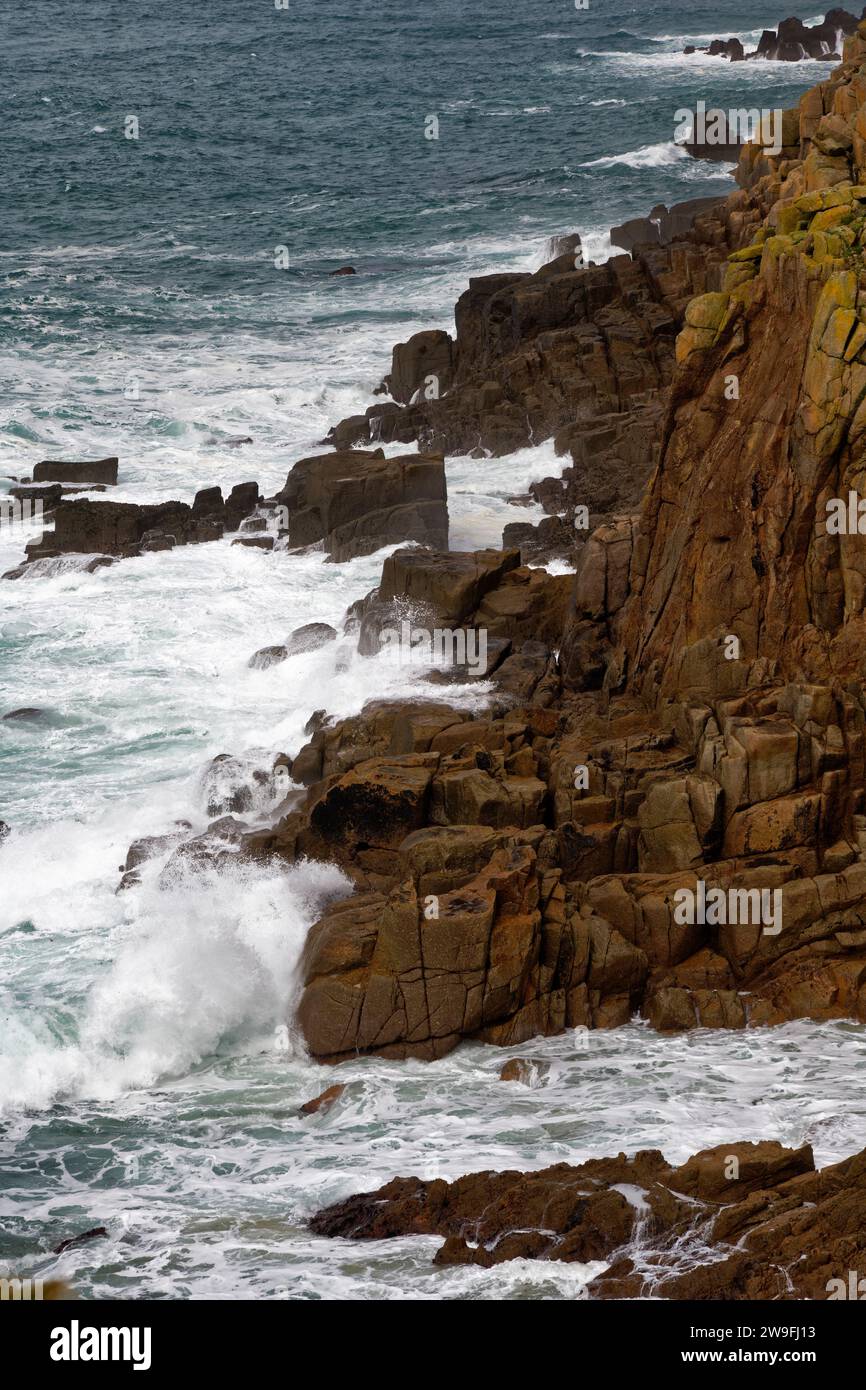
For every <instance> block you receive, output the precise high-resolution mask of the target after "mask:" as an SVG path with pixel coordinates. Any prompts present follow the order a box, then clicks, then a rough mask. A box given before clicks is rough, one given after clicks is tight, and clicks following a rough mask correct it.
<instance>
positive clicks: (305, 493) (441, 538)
mask: <svg viewBox="0 0 866 1390" xmlns="http://www.w3.org/2000/svg"><path fill="white" fill-rule="evenodd" d="M445 498H446V491H445V467H444V463H443V460H442V457H441V455H436V454H410V455H406V456H403V457H398V458H387V459H386V458H385V456H384V453H383V451H382V450H381V449H378V450H375V451H362V450H343V451H341V452H339V453H336V454H323V455H316V456H314V457H311V458H305V459H300V460H299V461H298V462H297V463H296V464H295V465H294V467H293V468H292V470H291V472H290V473H289V476H288V478H287V479H286V485H285V487H284V488H283V489H282V491H281V492H280V493H278V494H277V497H276V499H275V500H276V501H277V502H278V503H280V504H282V505H283V506H286V507H287V508H288V511H289V545H290V546H291V547H292V548H295V547H299V546H308V545H314V544H317V543H319V542H321V543H322V544H323V545H324V548H325V550H326V551H327V552H328V554H329V555H330V557H331V559H332V560H349V559H352V558H353V557H354V556H357V555H369V554H371V553H372V552H373V551H374V550H378V549H380V548H381V547H382V546H384V545H391V544H393V543H394V542H395V541H417V542H419V543H421V544H423V545H431V546H433V547H434V548H442V547H444V546H446V545H447V543H448V509H447V506H446V500H445Z"/></svg>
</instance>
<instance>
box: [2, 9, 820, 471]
mask: <svg viewBox="0 0 866 1390" xmlns="http://www.w3.org/2000/svg"><path fill="white" fill-rule="evenodd" d="M777 10H778V5H776V4H773V3H764V0H756V3H754V4H751V5H748V4H744V3H741V0H727V2H725V0H723V3H715V0H713V3H710V0H696V3H694V4H691V5H689V6H688V7H687V9H685V8H684V7H683V6H682V5H672V4H660V5H655V4H638V5H634V4H631V5H630V4H618V3H614V2H613V0H592V3H591V5H590V8H589V9H588V10H585V11H579V10H575V8H574V6H573V4H571V3H570V0H520V3H514V2H512V0H478V3H472V4H468V3H466V2H465V0H440V3H437V4H436V5H435V6H423V5H416V4H412V3H408V0H382V3H378V0H377V3H373V0H359V3H355V4H351V5H350V4H346V3H344V0H341V2H340V3H336V4H335V3H325V4H323V3H320V0H316V2H315V3H314V0H290V8H289V9H287V10H281V9H277V8H276V7H275V6H274V5H273V4H270V3H268V0H255V3H245V4H243V5H238V4H237V3H233V0H210V2H209V3H208V4H203V5H184V6H177V5H175V4H171V3H160V4H155V3H141V4H136V5H134V6H131V5H129V4H127V3H126V0H70V3H64V4H63V5H58V4H55V3H51V2H50V0H35V3H31V4H28V5H27V6H19V5H17V4H13V3H10V0H3V3H2V5H0V15H2V20H3V31H4V35H5V39H4V46H3V47H4V51H3V55H2V68H3V72H2V82H0V120H2V129H3V132H4V171H3V195H4V203H5V209H6V210H5V212H4V216H3V218H2V221H0V252H2V260H0V272H3V273H2V275H0V287H2V299H0V355H2V363H0V443H2V445H3V446H5V447H4V455H3V456H0V457H2V458H5V459H7V460H8V463H9V466H10V467H11V466H12V465H13V464H18V465H20V463H21V460H22V449H23V457H24V459H25V461H29V460H30V459H31V458H35V457H39V455H40V453H41V452H42V451H44V449H45V448H46V447H48V446H51V447H53V448H62V447H69V448H76V447H77V448H89V447H94V448H96V447H100V448H102V452H109V451H110V450H115V449H116V451H117V452H119V453H121V454H129V453H130V452H131V451H134V450H135V449H136V448H137V447H138V446H142V447H144V448H146V449H148V450H152V449H154V448H155V447H156V445H157V444H158V443H159V441H160V439H161V438H162V437H163V436H165V435H166V433H167V434H168V437H169V439H170V440H171V441H175V440H176V437H177V436H178V435H180V436H186V435H187V434H188V432H189V431H190V430H191V433H190V434H189V437H188V438H186V439H185V443H186V444H187V445H197V444H198V443H199V442H200V440H199V438H198V436H197V434H196V431H195V428H194V426H195V425H196V424H200V425H201V428H202V430H210V429H212V428H213V426H214V423H215V422H216V423H220V422H222V423H224V424H225V425H226V428H227V429H229V430H230V429H231V427H233V426H236V425H238V424H240V425H241V426H242V427H244V428H248V427H249V426H250V424H251V423H255V415H256V408H255V405H254V404H253V405H252V406H251V403H250V402H249V401H248V400H246V399H244V397H243V394H242V393H243V392H244V391H248V390H250V389H252V390H255V388H256V387H257V386H259V385H262V384H265V385H267V386H269V387H272V388H273V389H278V388H279V386H281V385H282V386H285V387H286V388H288V389H289V390H290V392H291V389H292V388H293V387H294V386H297V385H298V384H299V380H300V376H301V375H303V376H304V380H303V391H302V397H303V399H294V398H289V399H287V400H286V401H284V402H283V404H284V406H285V409H284V411H283V412H282V417H281V418H275V419H270V418H269V419H267V420H264V421H261V422H260V423H259V433H260V434H261V431H262V430H265V431H266V432H267V437H268V439H269V441H270V442H271V443H273V442H277V441H279V442H280V443H285V444H286V445H288V446H290V447H291V446H293V445H294V444H296V443H297V444H301V443H306V442H307V440H308V439H314V438H316V437H317V436H318V431H319V430H320V427H321V426H324V425H327V424H329V423H332V422H333V420H332V417H334V416H335V415H339V414H340V413H341V411H342V408H343V407H344V406H347V405H348V404H351V403H355V404H357V403H359V400H360V399H361V398H363V397H364V395H365V393H366V392H368V391H369V389H370V387H371V386H372V385H374V384H375V378H376V377H377V375H378V374H379V373H380V371H383V370H384V369H385V368H386V367H387V357H388V350H389V347H390V344H391V342H392V341H393V339H394V337H395V336H400V334H401V325H402V326H403V328H404V329H405V328H406V326H407V325H408V326H409V328H408V329H407V330H406V331H411V328H414V327H419V326H421V324H422V323H428V322H430V321H431V320H435V321H436V322H443V323H445V324H446V325H447V323H448V321H449V316H450V305H451V302H452V300H453V298H454V297H455V295H456V293H458V292H459V290H460V288H461V287H462V286H463V284H464V283H465V278H466V275H467V274H468V273H469V271H470V270H472V271H478V270H480V269H495V268H498V267H500V266H502V265H506V264H515V263H519V264H521V265H522V264H524V263H530V262H531V261H532V258H533V257H535V259H536V261H537V259H538V258H539V257H540V255H541V253H542V251H543V247H544V243H545V240H546V238H547V237H549V236H550V235H552V234H555V233H558V232H562V231H570V230H573V229H575V228H576V229H578V230H580V231H582V232H583V233H584V234H586V233H590V240H589V244H590V247H591V248H592V249H595V248H601V246H602V245H603V244H604V243H603V240H602V236H603V233H604V232H605V231H606V229H607V228H608V227H609V226H610V224H611V223H613V222H616V221H619V220H621V219H622V218H624V217H627V216H631V215H635V214H638V213H642V212H646V211H648V209H649V207H650V206H651V205H652V204H653V203H655V202H657V201H660V200H661V201H667V202H671V201H676V200H678V199H682V198H687V197H693V196H700V195H703V194H706V193H709V192H715V191H718V190H719V189H720V188H721V187H722V186H723V184H722V183H721V182H720V180H721V179H723V178H724V174H723V172H722V171H720V170H718V169H713V168H712V167H710V166H707V165H704V164H696V163H694V162H692V161H690V160H687V159H686V160H684V159H682V158H677V156H676V152H675V151H673V150H672V149H671V147H670V141H671V140H672V136H673V131H674V126H675V121H674V113H675V111H676V110H677V108H678V107H682V106H687V105H689V104H690V103H693V102H694V101H696V100H697V99H699V98H703V99H704V100H706V101H707V102H708V103H709V104H718V105H724V106H728V105H730V104H734V105H741V104H743V103H744V102H748V103H749V104H751V103H752V102H755V103H757V104H760V105H764V106H776V105H789V104H791V103H792V102H793V101H795V100H796V97H797V96H798V94H799V92H800V91H801V90H803V89H804V88H805V87H806V86H807V85H810V84H811V83H812V82H814V81H815V80H817V78H818V77H819V76H820V74H821V72H822V71H824V70H825V67H824V65H820V64H815V63H808V64H799V65H794V64H746V65H743V64H739V65H735V66H731V65H730V64H728V63H727V62H725V61H724V60H721V59H716V60H706V59H700V58H698V59H695V58H685V57H683V56H682V54H681V49H682V48H683V46H684V44H685V42H686V41H687V40H693V41H694V40H697V41H701V40H702V39H703V40H704V41H706V40H708V39H709V38H710V37H712V36H715V35H717V34H720V33H721V34H729V33H740V34H743V35H744V36H745V35H747V34H751V36H752V38H753V39H754V38H755V37H757V33H758V32H759V31H760V29H761V28H762V27H763V26H764V25H767V24H775V23H777V22H778V19H779V17H780V15H779V13H777ZM804 17H806V16H804ZM430 116H435V117H437V118H438V121H439V138H438V140H429V139H426V138H425V123H426V122H427V119H428V117H430ZM129 117H134V118H135V119H136V120H137V122H138V138H137V139H127V138H125V131H126V129H127V124H126V123H127V118H129ZM623 156H624V157H625V159H624V161H623V159H622V158H621V157H623ZM605 159H616V160H618V162H614V163H601V164H598V163H593V161H598V160H602V161H603V160H605ZM277 248H285V251H280V252H278V251H277ZM277 258H281V260H282V262H284V261H285V260H286V258H288V262H289V264H288V268H285V267H284V266H283V265H282V264H281V266H280V268H277V267H276V266H275V259H277ZM346 262H349V263H351V264H352V265H354V266H355V267H356V268H357V270H358V271H359V272H360V273H359V275H358V277H357V278H356V279H355V280H354V281H353V282H352V283H351V284H347V283H346V281H345V280H341V281H336V282H334V281H329V280H328V279H327V276H326V275H325V272H326V271H327V270H328V269H333V268H334V267H336V266H338V265H340V264H343V263H346ZM58 354H62V360H63V362H64V363H65V366H66V371H65V373H63V374H61V375H60V376H59V377H58V376H57V375H56V374H55V373H54V371H53V370H51V368H53V366H54V365H55V364H56V362H57V357H58ZM275 355H277V356H278V357H279V362H276V361H275V360H274V359H275ZM229 356H230V357H231V371H230V372H227V371H226V358H227V357H229ZM196 366H199V367H201V369H202V372H203V379H201V380H198V381H194V380H193V377H194V376H195V368H196ZM307 367H309V368H310V369H311V370H310V373H309V376H307V375H306V374H305V372H304V369H305V368H307ZM134 372H141V373H144V376H145V378H146V380H145V381H144V382H143V383H140V384H139V394H138V397H137V398H136V401H135V405H136V408H135V409H134V410H131V409H129V408H128V398H129V396H130V394H131V392H132V388H131V387H130V384H129V382H128V381H127V377H128V376H129V375H130V374H131V373H134ZM170 388H171V389H172V390H174V391H175V392H177V391H178V390H184V389H187V388H188V389H189V391H191V392H195V393H198V395H199V396H200V397H201V398H202V405H201V409H200V410H199V411H198V412H196V411H195V409H192V408H191V403H190V401H189V400H188V399H185V400H182V401H181V402H180V403H178V401H172V400H171V399H170V398H169V396H168V394H167V393H168V392H169V389H170ZM223 388H224V389H225V394H223ZM328 388H330V389H332V390H333V391H334V392H336V393H337V395H336V397H334V398H328V399H327V400H324V401H318V402H317V401H315V400H313V401H312V409H313V411H314V413H315V419H314V420H312V421H310V420H309V419H307V424H308V428H306V429H305V416H304V412H303V409H302V407H303V406H304V405H307V406H308V407H310V404H311V402H310V393H311V391H312V392H315V390H323V389H328ZM124 391H125V394H124ZM345 393H349V395H352V396H353V400H352V401H349V400H348V399H347V397H346V394H345ZM142 395H144V396H145V399H144V401H143V402H142ZM118 397H119V398H118ZM355 397H357V399H355ZM264 413H265V414H267V413H268V412H264ZM342 413H345V411H342ZM259 414H262V411H261V410H260V411H259ZM205 416H207V418H206V419H205V418H204V417H205ZM276 416H277V417H279V416H280V412H276ZM281 425H282V428H280V426H281ZM13 471H14V469H13Z"/></svg>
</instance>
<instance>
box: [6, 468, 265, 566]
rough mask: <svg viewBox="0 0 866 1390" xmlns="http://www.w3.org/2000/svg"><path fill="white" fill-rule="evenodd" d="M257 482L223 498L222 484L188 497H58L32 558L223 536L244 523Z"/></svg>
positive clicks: (130, 551) (141, 550)
mask: <svg viewBox="0 0 866 1390" xmlns="http://www.w3.org/2000/svg"><path fill="white" fill-rule="evenodd" d="M258 495H259V490H258V484H257V483H239V484H237V486H235V487H233V488H232V490H231V492H230V494H229V496H228V497H227V498H225V499H223V495H222V491H221V489H220V488H218V487H211V488H204V489H203V490H202V491H200V492H198V493H196V496H195V499H194V501H193V503H192V506H190V505H189V503H187V502H159V503H154V504H140V503H135V502H101V501H100V502H94V501H91V500H90V499H88V498H80V499H78V500H76V501H71V502H70V501H60V502H59V503H58V504H57V506H56V508H55V510H54V529H53V531H46V532H44V533H43V535H42V538H41V540H39V541H31V542H30V543H29V544H28V545H27V546H26V552H27V560H28V562H32V561H35V560H41V559H50V558H53V557H54V556H60V555H75V554H79V555H97V556H110V557H114V558H122V559H128V558H130V557H132V556H135V555H143V554H146V553H148V552H149V551H157V550H171V549H173V548H174V546H176V545H197V544H200V543H201V542H203V541H214V540H219V539H220V537H221V536H222V535H223V534H224V532H226V531H234V530H237V528H238V527H239V526H240V524H241V522H242V520H243V519H244V517H246V516H247V515H248V514H249V513H250V512H251V511H252V510H253V509H254V508H255V507H256V505H257V502H258Z"/></svg>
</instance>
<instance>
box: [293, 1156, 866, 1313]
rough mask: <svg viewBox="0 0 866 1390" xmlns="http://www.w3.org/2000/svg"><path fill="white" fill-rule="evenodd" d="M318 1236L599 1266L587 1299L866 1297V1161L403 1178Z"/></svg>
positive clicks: (322, 1219) (459, 1261) (693, 1163)
mask: <svg viewBox="0 0 866 1390" xmlns="http://www.w3.org/2000/svg"><path fill="white" fill-rule="evenodd" d="M310 1229H311V1230H312V1231H313V1233H314V1234H316V1235H320V1236H327V1237H335V1236H337V1237H341V1238H342V1239H354V1240H384V1239H393V1238H394V1237H397V1236H406V1235H426V1236H430V1235H436V1236H441V1237H443V1238H444V1239H443V1244H442V1245H441V1246H440V1247H439V1249H438V1251H437V1253H436V1255H435V1257H434V1261H433V1262H434V1264H437V1265H468V1264H473V1265H480V1266H482V1267H483V1268H490V1267H491V1266H492V1265H496V1264H501V1263H503V1262H505V1261H507V1260H514V1259H530V1260H555V1261H566V1262H569V1261H578V1262H580V1263H582V1264H586V1263H589V1262H590V1261H596V1260H597V1261H601V1262H604V1263H605V1264H606V1266H607V1268H606V1269H604V1271H603V1272H602V1273H601V1274H598V1275H596V1277H595V1278H594V1279H593V1280H592V1281H591V1282H590V1284H589V1287H588V1290H587V1293H588V1296H589V1297H590V1298H594V1299H609V1298H640V1297H654V1298H668V1299H680V1300H681V1299H690V1300H694V1301H704V1300H742V1299H762V1300H765V1299H777V1300H782V1301H786V1300H790V1299H822V1300H823V1299H829V1300H838V1299H847V1298H852V1297H853V1298H858V1297H862V1293H861V1292H860V1286H859V1285H858V1276H857V1274H855V1275H854V1281H853V1285H854V1286H853V1290H852V1287H851V1277H850V1271H852V1270H854V1271H857V1270H860V1269H862V1268H863V1267H864V1260H866V1150H864V1151H863V1152H861V1153H858V1154H855V1155H854V1156H853V1157H852V1158H847V1159H843V1160H842V1162H841V1163H835V1164H833V1165H832V1166H830V1167H827V1168H823V1169H820V1170H816V1169H815V1164H814V1159H813V1156H812V1150H811V1148H810V1147H809V1146H808V1145H805V1146H803V1147H802V1148H799V1149H788V1148H784V1147H783V1146H782V1145H781V1144H778V1143H775V1142H769V1141H764V1142H762V1143H731V1144H719V1145H717V1146H716V1147H715V1148H712V1149H705V1150H703V1151H702V1152H700V1153H697V1154H695V1155H693V1157H692V1158H690V1159H689V1160H688V1161H687V1162H686V1163H683V1164H680V1165H679V1166H673V1165H671V1164H669V1163H667V1162H666V1161H665V1159H664V1157H663V1155H662V1154H661V1153H660V1152H659V1151H658V1150H657V1149H646V1150H642V1151H640V1152H639V1153H636V1154H635V1155H634V1157H633V1158H627V1157H626V1156H625V1155H624V1154H620V1155H619V1156H618V1157H617V1158H602V1159H591V1160H590V1161H589V1162H587V1163H582V1164H579V1165H576V1166H573V1165H569V1164H565V1163H560V1164H556V1165H555V1166H554V1167H552V1168H543V1169H541V1170H540V1171H539V1172H535V1173H517V1172H500V1173H496V1172H481V1173H469V1174H467V1175H466V1176H465V1177H462V1178H458V1179H457V1180H456V1181H454V1182H450V1183H449V1182H445V1181H443V1180H441V1179H435V1180H433V1181H424V1180H423V1179H421V1178H414V1177H408V1178H394V1179H393V1181H391V1182H389V1183H387V1184H386V1185H385V1186H384V1187H381V1188H379V1189H378V1190H377V1191H375V1192H367V1193H359V1194H358V1195H357V1196H353V1197H349V1198H347V1199H346V1200H345V1201H342V1202H338V1203H336V1204H335V1205H333V1206H331V1207H326V1208H325V1209H324V1210H323V1211H320V1212H318V1213H317V1214H316V1215H315V1216H314V1217H313V1218H312V1220H311V1221H310Z"/></svg>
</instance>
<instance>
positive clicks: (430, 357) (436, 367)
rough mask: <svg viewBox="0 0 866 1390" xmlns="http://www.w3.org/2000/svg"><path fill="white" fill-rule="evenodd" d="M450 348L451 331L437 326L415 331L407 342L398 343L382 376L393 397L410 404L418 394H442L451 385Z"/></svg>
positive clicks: (436, 395) (428, 397) (431, 395)
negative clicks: (387, 373)
mask: <svg viewBox="0 0 866 1390" xmlns="http://www.w3.org/2000/svg"><path fill="white" fill-rule="evenodd" d="M453 348H454V344H453V341H452V339H451V335H450V334H449V333H443V332H441V330H439V329H428V330H426V331H425V332H423V333H415V334H413V336H412V337H411V338H410V339H409V341H408V342H406V343H397V345H396V347H395V348H394V352H393V356H392V358H391V371H390V374H389V375H388V376H387V377H386V378H385V385H386V386H387V388H388V390H389V391H390V393H391V395H392V396H393V397H394V400H395V401H399V402H400V404H401V405H409V404H410V403H411V402H412V400H413V398H414V397H415V396H416V395H418V394H420V395H422V396H423V395H425V394H426V395H427V399H428V400H429V399H435V398H436V397H438V396H444V394H445V392H446V391H447V390H448V388H449V386H450V385H451V377H452V372H453V366H452V354H453ZM427 393H430V394H427Z"/></svg>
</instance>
